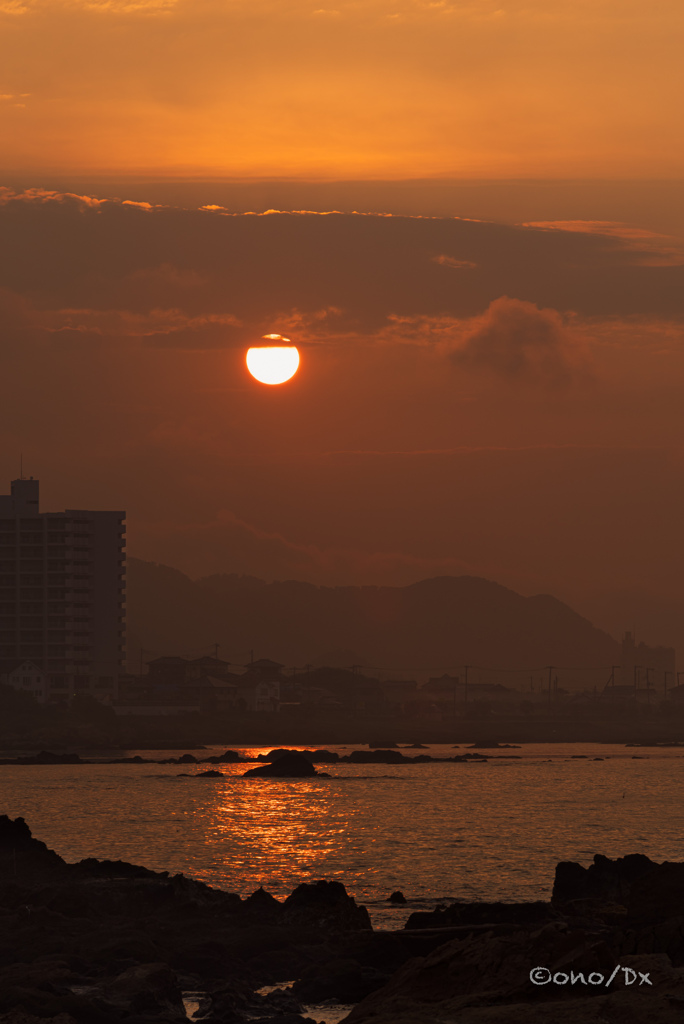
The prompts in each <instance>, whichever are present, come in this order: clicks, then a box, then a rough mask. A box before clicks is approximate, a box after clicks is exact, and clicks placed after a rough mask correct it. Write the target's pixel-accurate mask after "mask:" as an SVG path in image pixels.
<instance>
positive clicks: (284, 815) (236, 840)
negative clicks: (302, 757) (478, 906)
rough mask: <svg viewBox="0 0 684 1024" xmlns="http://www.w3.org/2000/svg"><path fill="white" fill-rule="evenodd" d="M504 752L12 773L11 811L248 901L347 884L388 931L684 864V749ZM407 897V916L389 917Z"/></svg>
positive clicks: (7, 774)
mask: <svg viewBox="0 0 684 1024" xmlns="http://www.w3.org/2000/svg"><path fill="white" fill-rule="evenodd" d="M222 749H224V748H218V747H212V748H207V749H206V750H202V751H193V753H195V754H196V755H197V756H198V757H207V756H209V755H211V754H215V753H220V752H221V750H222ZM240 749H242V752H243V753H245V754H246V755H248V756H254V755H256V754H257V753H260V752H261V751H262V750H264V751H265V750H266V749H267V748H240ZM330 749H333V750H337V751H339V752H340V753H347V752H348V751H349V750H350V749H352V748H349V747H333V748H330ZM420 752H421V753H430V754H432V755H434V756H441V757H445V756H451V755H452V754H453V753H455V752H456V751H454V750H452V749H451V748H449V747H443V746H440V747H437V746H434V747H429V748H427V749H426V750H425V751H420ZM461 752H463V750H461ZM130 753H135V751H131V752H130ZM140 753H141V754H142V755H143V756H145V757H157V756H158V757H168V756H177V754H178V753H179V752H178V751H175V752H169V751H141V752H140ZM406 753H408V754H413V753H416V751H410V750H409V751H406ZM498 753H499V754H506V753H508V754H511V755H516V756H517V757H518V758H519V759H512V758H505V757H500V756H499V757H493V758H492V759H491V760H490V761H489V762H488V763H486V764H478V763H468V764H421V765H398V766H395V765H389V766H388V765H350V764H343V765H336V766H335V765H334V766H325V765H322V766H319V768H320V770H322V771H329V772H330V774H331V776H332V778H329V779H302V780H296V781H295V780H293V781H287V780H266V779H243V778H241V774H242V772H244V771H245V770H246V767H251V766H249V765H248V766H243V765H226V766H222V771H223V778H221V779H203V778H202V779H200V778H194V777H193V776H194V775H195V774H196V773H197V772H199V771H202V770H203V769H204V768H206V766H197V767H196V766H194V765H191V766H189V767H185V766H177V765H164V766H158V765H104V764H94V765H87V766H85V765H84V766H59V767H47V766H46V767H43V766H26V767H16V766H11V765H6V766H0V812H2V813H5V814H9V815H10V816H11V817H16V816H17V815H21V816H23V817H24V818H26V820H27V822H28V823H29V825H30V827H31V829H32V830H33V834H34V835H35V836H36V837H37V838H39V839H42V840H43V841H44V842H45V843H47V845H48V846H49V847H51V848H52V849H54V850H56V851H57V852H58V853H59V854H61V855H62V856H63V857H64V858H65V859H66V860H68V861H75V860H79V859H81V858H82V857H98V858H109V859H113V860H116V859H122V860H127V861H131V862H133V863H136V864H144V865H146V866H147V867H150V868H154V869H155V870H168V871H170V872H172V873H175V872H181V871H182V872H184V873H185V874H186V875H189V876H190V877H192V878H197V879H201V880H202V881H204V882H207V883H209V884H210V885H215V886H218V887H220V888H222V889H226V890H229V891H231V892H238V893H240V894H241V895H242V896H246V895H248V894H249V893H250V892H253V891H254V890H255V889H256V888H258V886H260V885H263V886H264V888H266V889H267V890H268V891H269V892H271V893H273V895H275V896H277V897H284V896H286V895H287V894H288V893H290V892H291V891H292V889H294V887H295V886H296V885H298V884H299V883H300V882H303V881H311V880H313V879H317V878H329V879H338V880H339V881H341V882H344V884H345V885H346V887H347V890H348V891H349V892H350V893H351V894H352V895H353V896H355V897H356V899H357V901H359V902H361V903H364V904H366V905H367V906H368V908H369V910H370V911H371V916H372V918H373V920H374V923H375V925H376V927H397V926H400V925H401V924H403V921H404V920H405V919H406V916H407V913H408V912H410V911H412V910H415V909H419V908H423V907H424V908H426V909H427V908H430V907H432V906H434V904H435V903H438V902H440V901H443V900H449V899H461V900H505V901H517V900H536V899H547V898H548V897H549V896H550V892H551V886H552V883H553V873H554V868H555V865H556V862H557V861H559V860H577V861H580V862H581V863H583V864H588V863H589V862H590V860H591V858H592V857H593V855H594V854H595V853H603V854H606V855H607V856H610V857H618V856H623V855H624V854H627V853H645V854H647V855H648V856H649V857H651V858H653V859H654V860H684V801H683V800H682V792H684V750H682V749H677V748H671V749H654V748H638V749H634V748H625V747H624V746H617V745H610V746H607V745H598V744H549V745H543V744H527V745H525V746H523V747H522V748H520V749H518V750H510V751H499V752H498ZM577 755H585V757H584V758H578V757H577ZM634 755H637V756H636V757H635V756H634ZM593 758H603V760H597V761H595V760H593ZM182 772H187V773H189V774H188V776H183V775H181V774H180V773H182ZM395 889H401V890H402V892H403V893H404V894H405V896H406V897H407V899H408V900H409V905H408V906H407V908H405V909H402V908H392V907H391V906H389V905H388V904H387V902H386V900H387V897H388V896H389V894H390V893H391V892H393V891H394V890H395Z"/></svg>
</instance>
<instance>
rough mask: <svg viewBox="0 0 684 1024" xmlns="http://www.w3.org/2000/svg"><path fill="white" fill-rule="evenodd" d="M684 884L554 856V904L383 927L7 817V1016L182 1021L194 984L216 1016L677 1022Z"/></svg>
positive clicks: (3, 841)
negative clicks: (105, 850)
mask: <svg viewBox="0 0 684 1024" xmlns="http://www.w3.org/2000/svg"><path fill="white" fill-rule="evenodd" d="M683 881H684V864H655V863H654V862H652V861H650V860H648V858H635V857H625V858H622V859H620V860H616V861H609V860H608V859H607V858H601V857H599V858H596V859H595V862H594V864H593V865H592V866H591V867H590V868H588V869H584V868H581V867H580V866H579V865H568V864H560V865H559V866H558V869H557V875H556V887H555V889H554V899H553V901H552V902H551V903H541V902H538V903H528V904H502V903H492V904H484V903H479V904H467V903H454V904H452V905H451V906H449V907H444V908H441V909H437V910H435V911H433V912H432V913H430V914H413V915H412V916H411V918H410V919H409V922H408V923H407V926H406V927H405V928H403V929H400V930H398V931H395V932H374V931H373V929H372V928H371V926H370V921H369V918H368V914H367V912H366V910H365V908H364V907H361V906H358V905H357V904H356V902H355V901H354V899H353V898H352V897H350V896H349V895H348V893H347V892H346V890H345V888H344V886H343V885H342V884H341V883H340V882H335V881H318V882H315V883H305V884H302V885H300V886H298V887H297V888H296V889H295V890H294V892H293V893H292V894H291V895H290V896H288V897H287V899H285V900H279V899H275V898H274V897H273V896H272V895H270V894H269V893H267V892H265V891H264V890H263V889H259V890H257V891H256V892H255V893H253V894H252V895H251V896H249V897H248V898H247V899H241V898H240V896H238V895H236V894H234V893H227V892H223V891H221V890H218V889H213V888H211V887H210V886H207V885H204V884H203V883H201V882H196V881H193V880H192V879H189V878H186V877H184V876H183V875H175V876H170V875H169V874H168V873H167V872H155V871H151V870H149V869H148V868H145V867H141V866H137V865H133V864H128V863H125V862H121V861H98V860H94V859H88V860H84V861H81V862H80V863H78V864H68V863H66V862H65V861H64V860H62V858H61V857H59V856H58V855H57V854H56V853H54V852H53V851H51V850H49V849H48V847H47V846H46V845H45V844H44V843H42V842H40V841H39V840H37V839H35V838H34V837H33V836H32V835H31V832H30V829H29V827H28V825H27V824H26V823H25V822H24V821H23V819H21V818H18V819H16V820H15V821H11V820H10V819H9V818H7V817H0V1024H181V1022H182V1021H184V1020H185V1019H186V1017H185V1010H184V1006H183V1001H182V994H183V993H184V992H186V993H187V992H193V993H197V994H199V995H200V997H201V1005H202V1014H203V1015H202V1018H201V1019H202V1020H203V1021H204V1022H205V1024H256V1022H260V1024H304V1022H306V1020H307V1015H306V1012H305V1010H304V1006H305V1005H306V1004H308V1003H310V1002H311V1003H318V1002H326V1001H328V1000H332V1001H334V1002H338V1003H343V1004H351V1003H357V1005H356V1006H355V1008H354V1009H353V1010H352V1012H351V1014H350V1015H349V1017H348V1018H347V1021H348V1024H436V1022H440V1021H441V1022H456V1021H457V1022H458V1024H675V1022H676V1024H681V1021H682V1019H683V1018H684V902H683V901H682V893H683V890H682V887H681V886H682V882H683ZM395 895H396V894H395ZM618 901H619V902H618ZM535 968H538V969H540V970H541V972H542V975H541V984H535V979H534V978H533V977H531V974H530V972H531V971H533V970H534V969H535ZM571 975H572V976H576V980H575V983H574V984H573V983H571V982H570V976H571ZM643 977H647V978H648V983H643V982H642V981H640V979H642V978H643ZM592 979H593V980H592ZM616 979H617V980H616ZM293 980H294V985H293V986H292V987H291V988H288V989H287V990H286V991H271V992H268V993H266V994H262V991H261V990H262V989H263V988H264V986H271V985H276V984H278V983H284V982H291V981H293ZM537 980H539V978H538V977H537ZM198 1019H199V1018H198Z"/></svg>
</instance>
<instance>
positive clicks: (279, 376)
mask: <svg viewBox="0 0 684 1024" xmlns="http://www.w3.org/2000/svg"><path fill="white" fill-rule="evenodd" d="M263 340H264V341H265V342H266V343H267V344H265V345H255V346H254V347H253V348H250V349H248V350H247V369H248V370H249V372H250V373H251V374H252V376H253V377H254V378H255V380H258V381H260V383H261V384H284V383H285V381H286V380H289V379H290V378H291V377H294V375H295V373H296V372H297V369H298V367H299V351H298V350H297V347H296V345H291V344H290V339H289V338H283V337H282V335H280V334H265V335H264V339H263ZM279 343H280V344H279Z"/></svg>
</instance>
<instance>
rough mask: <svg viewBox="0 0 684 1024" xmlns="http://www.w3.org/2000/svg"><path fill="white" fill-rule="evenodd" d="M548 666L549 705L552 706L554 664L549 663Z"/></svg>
mask: <svg viewBox="0 0 684 1024" xmlns="http://www.w3.org/2000/svg"><path fill="white" fill-rule="evenodd" d="M547 668H548V670H549V698H548V704H549V707H551V682H552V679H553V665H548V666H547Z"/></svg>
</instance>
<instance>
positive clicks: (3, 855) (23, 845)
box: [0, 814, 67, 881]
mask: <svg viewBox="0 0 684 1024" xmlns="http://www.w3.org/2000/svg"><path fill="white" fill-rule="evenodd" d="M66 870H67V865H66V863H65V861H63V860H62V858H61V857H60V856H59V855H58V854H56V853H55V852H54V850H49V849H48V848H47V846H46V845H45V843H41V842H40V840H39V839H34V838H33V836H32V835H31V829H30V828H29V827H28V825H27V824H26V822H25V821H24V819H23V818H15V819H14V821H13V820H12V819H11V818H8V817H7V815H6V814H3V815H0V872H1V874H2V877H3V879H6V880H14V881H22V880H24V881H25V880H30V879H31V878H34V877H37V878H39V879H41V880H45V881H47V880H48V879H51V878H53V877H55V876H56V875H60V874H63V873H64V872H65V871H66Z"/></svg>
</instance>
